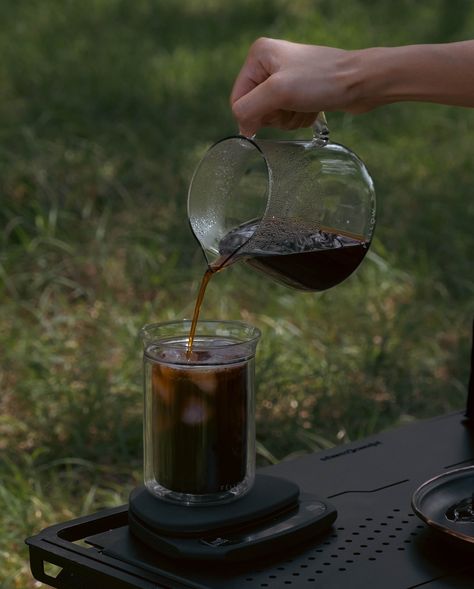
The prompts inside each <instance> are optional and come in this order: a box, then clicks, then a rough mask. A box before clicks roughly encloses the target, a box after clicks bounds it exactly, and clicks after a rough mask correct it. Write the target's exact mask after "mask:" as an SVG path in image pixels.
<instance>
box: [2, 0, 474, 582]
mask: <svg viewBox="0 0 474 589" xmlns="http://www.w3.org/2000/svg"><path fill="white" fill-rule="evenodd" d="M473 25H474V8H473V7H472V6H471V3H470V2H468V1H464V0H463V1H459V2H456V3H453V2H447V1H446V0H435V1H430V2H417V3H415V2H412V1H411V0H400V1H399V2H397V3H393V2H389V1H388V0H350V1H349V2H348V1H346V0H344V1H343V0H318V1H316V2H315V1H309V0H294V1H292V2H284V1H283V0H272V1H266V0H257V1H255V0H243V1H241V2H238V3H231V2H223V1H222V0H200V1H199V2H198V1H197V0H185V1H183V2H180V3H176V2H172V1H171V0H161V1H160V2H154V1H152V0H135V1H134V2H128V1H126V0H85V1H83V2H74V1H72V0H67V1H64V2H62V3H61V9H60V10H58V6H57V4H56V3H54V2H53V1H52V0H31V1H28V2H25V1H18V2H3V3H2V4H1V5H0V52H1V55H2V59H1V60H0V179H1V180H0V182H1V184H0V225H1V227H2V232H1V234H0V302H1V305H0V350H1V361H0V392H1V395H0V451H1V461H0V508H1V513H2V516H1V518H0V587H8V588H9V589H10V588H11V587H19V588H22V587H33V586H34V585H33V581H31V579H30V576H29V574H28V567H27V552H26V549H25V547H24V546H23V538H24V537H26V536H27V535H30V534H32V533H34V532H35V531H37V530H38V529H40V528H42V527H45V526H46V525H50V524H52V523H54V522H56V521H59V520H65V519H69V518H71V517H74V516H77V515H80V514H81V513H88V512H91V511H93V510H95V509H98V508H100V507H103V506H107V505H113V504H118V503H121V502H123V501H125V500H126V496H127V493H128V490H129V489H130V488H131V487H132V485H134V484H136V482H137V481H138V480H139V479H140V476H141V474H140V473H141V364H140V342H139V341H138V340H137V338H136V334H137V331H138V329H139V328H140V326H141V325H143V324H144V323H147V322H151V321H160V320H167V319H173V318H180V317H185V316H187V317H189V316H190V314H191V312H192V305H193V299H194V296H195V293H196V289H197V286H198V282H199V279H200V276H201V274H202V272H203V270H204V263H203V258H202V255H201V253H200V251H199V250H198V247H197V245H196V243H195V242H194V240H193V238H192V236H191V233H190V231H189V228H188V225H187V220H186V204H185V201H186V189H187V185H188V183H189V179H190V176H191V173H192V170H193V169H194V166H195V165H196V163H197V161H198V160H199V157H200V155H201V154H202V153H203V151H204V150H205V148H206V147H207V146H208V145H209V144H210V143H212V142H213V141H214V140H216V139H218V138H220V137H222V136H225V135H227V134H230V133H233V132H235V124H234V122H233V120H232V116H231V113H230V109H229V106H228V95H229V93H230V89H231V86H232V82H233V79H234V77H235V75H236V73H237V71H238V69H239V68H240V66H241V63H242V60H243V59H244V57H245V54H246V51H247V48H248V46H249V44H250V43H251V42H252V41H253V40H254V39H255V38H256V37H258V36H262V35H267V36H273V37H282V38H288V39H291V40H295V41H303V42H310V43H320V44H327V45H334V46H341V47H346V48H356V47H364V46H369V45H397V44H404V43H421V42H437V41H438V42H447V41H451V40H456V39H464V38H468V37H469V35H470V31H472V27H473ZM329 123H330V127H331V131H332V135H333V137H334V139H335V140H336V141H338V142H341V143H344V144H346V145H349V146H350V147H352V148H353V149H354V150H355V151H356V152H357V153H358V154H359V155H360V156H361V157H362V158H363V159H364V160H365V161H366V162H367V164H368V167H369V169H370V170H371V173H372V175H373V177H374V181H375V185H376V190H377V196H378V221H377V231H376V240H375V242H374V244H373V246H372V249H371V251H370V252H369V255H368V257H367V260H366V261H365V262H364V264H363V265H362V267H361V269H360V270H359V271H358V272H357V274H356V275H355V276H353V277H351V278H350V279H349V280H348V281H347V282H346V283H345V284H344V285H343V286H341V287H339V288H337V289H334V290H331V291H328V292H325V293H322V294H320V295H311V294H309V295H308V294H301V293H296V292H292V291H290V290H287V289H284V288H283V287H280V286H278V285H275V284H272V283H270V282H269V281H268V280H266V279H264V278H263V277H262V276H261V275H258V274H257V273H255V272H253V271H252V270H250V269H249V268H246V267H244V266H242V267H238V266H236V267H234V268H232V269H230V270H229V271H226V272H224V273H222V274H219V275H218V276H216V277H215V278H214V279H213V281H212V282H211V285H210V287H209V291H208V295H207V297H206V301H205V304H204V308H203V315H204V317H208V318H216V319H217V318H219V319H230V318H232V319H235V318H242V319H244V320H248V321H250V322H252V323H254V324H256V325H258V326H259V327H260V328H261V329H262V331H263V338H262V342H261V344H260V349H259V352H258V358H257V381H258V410H257V418H258V430H257V431H258V439H259V442H258V455H259V461H260V462H261V463H262V464H266V463H268V462H274V461H275V460H280V459H283V458H285V457H289V456H295V455H296V454H298V453H301V452H308V451H314V450H318V449H320V448H325V447H329V446H331V445H334V444H338V443H341V442H344V441H348V440H352V439H356V438H358V437H361V436H365V435H367V434H370V433H372V432H375V431H378V430H380V429H383V428H387V427H392V426H394V425H396V424H398V423H401V422H404V421H406V420H410V419H414V418H420V417H426V416H431V415H436V414H439V413H443V412H447V411H450V410H453V409H457V408H460V407H462V404H463V402H464V397H465V383H466V381H467V368H468V366H467V365H468V347H469V327H470V321H471V320H472V315H473V307H472V297H473V294H474V276H473V273H472V251H473V249H474V248H473V246H474V242H473V241H474V240H473V231H472V227H473V224H474V199H473V195H472V186H473V178H474V164H473V158H472V141H471V136H472V129H473V127H474V112H473V111H470V110H467V109H454V108H447V107H440V106H435V105H421V104H399V105H394V106H390V107H386V108H383V109H379V110H378V111H374V112H372V113H368V114H366V115H362V116H358V117H351V116H346V115H341V114H337V113H330V115H329Z"/></svg>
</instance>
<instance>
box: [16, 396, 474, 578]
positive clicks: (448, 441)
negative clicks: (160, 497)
mask: <svg viewBox="0 0 474 589" xmlns="http://www.w3.org/2000/svg"><path fill="white" fill-rule="evenodd" d="M473 398H474V396H473V397H470V401H468V413H469V403H471V409H472V399H473ZM471 415H472V411H471ZM472 464H474V426H473V425H472V422H469V421H468V420H466V419H465V418H464V414H463V413H461V412H458V413H453V414H449V415H446V416H442V417H438V418H434V419H430V420H426V421H420V422H416V423H413V424H410V425H407V426H404V427H401V428H399V429H395V430H393V431H388V432H385V433H381V434H378V435H374V436H370V437H368V438H366V439H364V440H359V441H357V442H354V443H352V444H348V445H345V446H341V447H337V448H332V449H330V450H326V451H323V452H319V453H314V454H310V455H307V456H304V457H301V458H298V459H295V460H290V461H287V462H282V463H280V464H277V465H275V466H270V467H268V468H264V469H262V470H261V472H265V473H267V474H272V475H276V476H282V477H286V478H288V479H291V480H292V481H295V482H296V483H297V484H298V485H299V486H300V488H301V490H302V491H307V492H312V493H316V494H318V495H320V496H322V497H326V498H328V499H329V500H330V501H331V503H332V504H334V505H335V506H336V507H337V510H338V518H337V520H336V522H335V523H334V526H333V527H332V528H331V529H330V530H329V531H328V532H326V533H324V534H322V535H320V536H318V537H317V538H314V541H312V542H311V543H310V544H308V543H306V544H305V545H303V546H294V545H288V546H287V549H286V550H285V551H284V553H282V552H280V553H278V554H275V555H273V556H272V558H270V559H268V558H267V559H266V560H260V561H257V562H255V561H254V562H250V563H247V564H239V565H229V564H227V565H217V564H209V563H207V564H200V565H196V564H189V562H187V561H171V560H166V559H164V558H163V557H160V556H158V555H157V554H155V553H153V552H152V551H150V550H149V549H148V548H146V547H145V546H144V545H142V544H140V543H139V542H138V541H137V540H135V539H134V538H132V537H131V536H130V534H129V531H128V526H127V506H126V505H124V506H122V507H118V508H114V509H107V510H104V511H101V512H99V513H96V514H94V515H91V516H87V517H83V518H79V519H76V520H73V521H70V522H67V523H62V524H58V525H55V526H53V527H50V528H47V529H46V530H44V531H42V532H41V533H40V534H38V535H36V536H34V537H32V538H29V539H28V540H27V543H28V545H29V549H30V561H31V569H32V572H33V575H34V577H35V578H36V579H38V580H40V581H43V582H44V583H46V584H48V585H50V586H52V587H57V588H64V589H66V588H67V589H71V588H73V589H74V588H77V589H79V588H81V589H82V588H84V587H85V588H90V589H93V588H95V587H99V588H101V589H109V588H110V589H122V588H123V589H125V588H127V589H131V588H140V589H159V588H173V589H175V588H176V589H178V588H185V587H193V588H196V589H197V588H201V589H203V588H208V589H217V588H225V589H251V588H252V589H253V588H260V587H271V588H272V589H287V588H288V589H303V588H306V587H316V588H318V587H319V588H321V589H372V588H373V589H379V588H383V589H402V588H403V589H414V588H415V587H423V588H424V589H448V588H449V589H467V588H471V589H472V588H473V587H474V544H469V543H465V542H462V541H460V540H457V539H454V538H451V537H449V536H447V535H444V534H443V533H441V532H439V531H437V530H434V529H432V528H431V527H429V526H427V525H425V524H424V523H423V522H422V521H421V520H419V519H418V517H416V516H415V515H414V514H413V512H412V510H411V507H410V501H411V496H412V493H413V492H414V491H415V489H416V488H417V487H418V486H419V485H420V484H421V483H422V482H424V481H425V480H427V479H430V478H431V477H433V476H435V475H438V474H440V473H442V472H446V471H447V470H449V469H453V468H458V467H462V466H468V465H472ZM84 539H86V543H84ZM46 563H52V564H53V565H57V568H56V572H55V573H54V574H53V573H51V572H48V571H49V569H50V567H49V568H48V566H47V565H46ZM45 566H46V570H45Z"/></svg>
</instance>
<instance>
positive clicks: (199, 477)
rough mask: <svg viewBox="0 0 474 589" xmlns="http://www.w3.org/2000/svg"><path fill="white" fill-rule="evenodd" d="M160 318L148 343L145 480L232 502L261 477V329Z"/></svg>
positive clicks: (207, 500)
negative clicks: (258, 428) (258, 349)
mask: <svg viewBox="0 0 474 589" xmlns="http://www.w3.org/2000/svg"><path fill="white" fill-rule="evenodd" d="M190 327H191V322H190V321H187V320H184V321H172V322H168V323H155V324H151V325H147V326H145V327H144V328H143V329H142V330H141V336H142V339H143V344H144V374H145V383H144V384H145V406H144V478H145V485H146V487H147V489H148V490H149V491H150V492H151V493H152V494H154V495H156V496H157V497H159V498H161V499H164V500H168V501H172V502H175V503H180V504H185V505H210V504H216V503H224V502H228V501H232V500H234V499H237V498H238V497H241V496H242V495H244V494H245V493H247V492H248V491H249V490H250V488H251V486H252V484H253V482H254V478H255V392H254V380H255V379H254V372H255V365H254V358H255V351H256V347H257V343H258V340H259V338H260V331H259V330H258V329H257V328H255V327H252V326H251V325H248V324H246V323H243V322H240V321H199V322H198V324H197V330H196V335H195V338H194V342H193V347H192V351H191V352H189V351H188V339H189V330H190Z"/></svg>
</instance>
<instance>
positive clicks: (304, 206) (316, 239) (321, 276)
mask: <svg viewBox="0 0 474 589" xmlns="http://www.w3.org/2000/svg"><path fill="white" fill-rule="evenodd" d="M188 216H189V220H190V224H191V227H192V230H193V232H194V235H195V236H196V238H197V239H198V241H199V243H200V245H201V248H202V250H203V251H204V254H205V256H206V259H207V261H208V264H209V266H210V267H211V268H212V267H214V268H216V269H220V268H221V267H223V266H225V265H228V264H231V263H233V262H236V261H238V260H243V261H245V262H246V263H247V264H249V265H250V266H253V267H255V268H257V269H258V270H261V271H263V272H265V273H266V274H267V275H269V276H270V277H271V278H273V279H275V280H277V281H278V282H281V283H283V284H286V285H288V286H292V287H294V288H297V289H301V290H310V291H320V290H325V289H327V288H331V287H332V286H335V285H336V284H339V283H340V282H342V281H343V280H345V279H346V278H347V277H348V276H349V275H350V274H351V273H352V272H353V271H354V270H355V269H356V268H357V267H358V265H359V264H360V262H361V261H362V260H363V258H364V256H365V254H366V253H367V250H368V248H369V245H370V243H371V240H372V236H373V231H374V226H375V193H374V187H373V183H372V179H371V177H370V175H369V173H368V171H367V169H366V167H365V165H364V163H363V162H362V161H361V160H360V159H359V158H358V157H357V155H355V154H354V153H353V152H352V151H351V150H349V149H348V148H347V147H344V146H343V145H340V144H338V143H332V142H330V141H329V131H328V128H327V125H326V120H325V117H324V114H323V113H320V114H319V116H318V118H317V120H316V123H315V125H314V127H313V137H312V139H310V140H297V141H272V140H259V139H256V138H252V139H249V138H246V137H243V136H235V137H229V138H227V139H223V140H221V141H218V142H217V143H216V144H215V145H213V146H212V147H211V148H210V149H209V150H208V151H207V153H206V154H205V156H204V158H203V159H202V160H201V162H200V163H199V165H198V167H197V169H196V171H195V172H194V176H193V178H192V180H191V184H190V188H189V195H188Z"/></svg>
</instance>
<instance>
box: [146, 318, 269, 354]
mask: <svg viewBox="0 0 474 589" xmlns="http://www.w3.org/2000/svg"><path fill="white" fill-rule="evenodd" d="M191 323H192V320H191V319H177V320H171V321H158V322H154V323H148V324H146V325H144V326H143V327H142V328H141V329H140V331H139V335H140V337H141V338H142V340H143V342H144V344H145V345H148V344H150V343H153V341H156V342H157V343H158V342H159V341H161V342H162V343H166V345H167V347H170V348H174V347H176V348H178V347H179V348H181V346H178V345H177V344H176V345H173V341H172V340H171V341H169V340H168V338H166V337H165V335H164V334H163V336H162V338H163V339H162V338H159V337H156V338H154V337H153V336H151V333H150V332H151V331H155V330H158V329H161V328H166V327H171V326H173V325H175V326H185V325H188V326H189V328H191ZM204 324H207V325H211V326H212V325H215V326H217V325H219V324H220V325H222V326H226V327H234V328H236V329H241V330H242V331H243V330H247V331H248V332H249V335H247V336H246V337H244V338H242V339H240V340H237V341H232V342H226V343H224V344H222V345H214V346H213V349H222V348H232V347H234V346H241V345H242V344H251V343H253V342H257V341H258V340H259V339H260V337H261V335H262V332H261V331H260V329H259V328H258V327H255V326H254V325H251V324H250V323H247V322H245V321H239V320H219V319H204V320H200V321H198V322H197V328H196V335H195V337H199V326H200V325H204ZM187 332H188V333H189V329H188V330H187ZM178 335H179V333H177V334H175V336H172V335H171V334H169V335H168V337H177V336H178ZM215 335H219V334H218V333H216V334H215Z"/></svg>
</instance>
